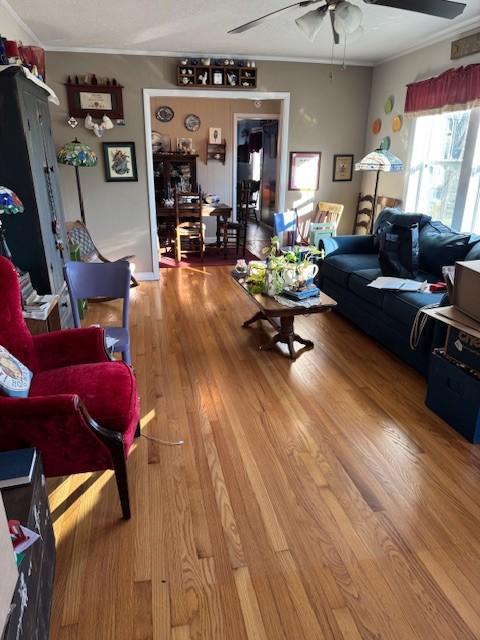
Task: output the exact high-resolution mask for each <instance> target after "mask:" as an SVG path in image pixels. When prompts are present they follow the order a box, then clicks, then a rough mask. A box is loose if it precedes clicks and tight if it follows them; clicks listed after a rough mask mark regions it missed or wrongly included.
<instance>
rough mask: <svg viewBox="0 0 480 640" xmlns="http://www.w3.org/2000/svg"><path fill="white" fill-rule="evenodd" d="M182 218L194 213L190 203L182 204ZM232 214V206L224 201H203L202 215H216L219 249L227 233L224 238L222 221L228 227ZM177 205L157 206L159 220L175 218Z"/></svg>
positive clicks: (180, 213)
mask: <svg viewBox="0 0 480 640" xmlns="http://www.w3.org/2000/svg"><path fill="white" fill-rule="evenodd" d="M178 214H179V217H180V218H190V217H191V215H192V213H191V211H189V208H188V204H182V207H181V209H180V211H179V212H178ZM231 216H232V207H231V206H230V205H228V204H225V203H224V202H219V203H217V204H207V203H202V217H204V218H208V217H215V218H216V219H217V232H216V242H215V245H216V247H217V249H220V248H221V246H222V240H223V241H225V233H224V237H223V238H222V233H221V230H222V223H223V228H224V229H225V228H226V225H227V222H228V220H229V219H230V218H231ZM174 217H175V207H157V220H158V219H161V218H174Z"/></svg>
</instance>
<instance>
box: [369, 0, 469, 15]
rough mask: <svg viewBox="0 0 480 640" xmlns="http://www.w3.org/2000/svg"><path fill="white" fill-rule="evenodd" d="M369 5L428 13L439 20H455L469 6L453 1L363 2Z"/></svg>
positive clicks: (395, 0)
mask: <svg viewBox="0 0 480 640" xmlns="http://www.w3.org/2000/svg"><path fill="white" fill-rule="evenodd" d="M363 1H364V2H366V3H367V4H377V5H380V6H382V7H392V8H393V9H405V10H406V11H416V12H417V13H426V14H427V15H429V16H436V17H438V18H448V19H449V20H453V18H456V17H457V16H459V15H460V14H461V13H463V10H464V9H465V7H466V6H467V5H466V4H465V3H464V2H451V0H363Z"/></svg>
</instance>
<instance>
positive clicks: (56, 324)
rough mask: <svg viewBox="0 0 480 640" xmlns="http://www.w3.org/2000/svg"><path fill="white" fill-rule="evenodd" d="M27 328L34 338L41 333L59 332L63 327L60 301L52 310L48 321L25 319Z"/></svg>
mask: <svg viewBox="0 0 480 640" xmlns="http://www.w3.org/2000/svg"><path fill="white" fill-rule="evenodd" d="M25 322H26V324H27V327H28V328H29V330H30V333H31V334H32V335H33V336H37V335H38V334H40V333H48V332H50V331H59V330H60V329H61V328H62V326H61V323H60V310H59V307H58V299H57V301H56V302H55V303H54V304H53V306H52V308H51V309H50V311H49V313H48V316H47V318H46V320H37V319H36V318H25Z"/></svg>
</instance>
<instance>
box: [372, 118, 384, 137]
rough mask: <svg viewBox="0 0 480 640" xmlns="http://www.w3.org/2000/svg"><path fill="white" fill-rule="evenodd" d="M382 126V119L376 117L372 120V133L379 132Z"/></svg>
mask: <svg viewBox="0 0 480 640" xmlns="http://www.w3.org/2000/svg"><path fill="white" fill-rule="evenodd" d="M381 128H382V121H381V120H380V118H377V119H376V120H374V121H373V122H372V133H375V134H377V133H380V129H381Z"/></svg>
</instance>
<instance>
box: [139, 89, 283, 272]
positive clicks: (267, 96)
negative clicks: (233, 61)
mask: <svg viewBox="0 0 480 640" xmlns="http://www.w3.org/2000/svg"><path fill="white" fill-rule="evenodd" d="M152 98H163V99H164V101H165V104H168V101H170V100H171V99H173V98H193V99H195V100H197V99H200V98H207V99H209V101H213V102H214V103H215V101H216V100H225V99H227V100H248V101H249V102H250V103H251V104H254V105H255V106H256V104H257V103H259V104H261V103H262V102H264V101H268V100H278V101H280V114H276V116H274V117H277V118H279V136H278V138H279V140H278V149H279V153H278V156H279V160H278V163H277V165H278V167H277V171H278V175H277V180H276V187H277V188H276V202H277V206H278V208H279V210H282V209H283V208H284V205H285V197H286V193H287V177H288V123H289V111H290V94H289V93H288V92H275V91H271V92H270V91H243V90H235V91H234V90H228V89H222V90H215V89H208V90H201V89H191V90H189V89H143V104H144V123H145V147H146V163H147V183H148V194H149V209H150V236H151V257H152V272H151V274H149V275H150V279H154V280H158V278H159V275H160V270H159V252H158V236H157V205H156V192H155V175H154V166H153V145H152V115H153V112H152V106H151V100H152ZM162 104H163V102H162ZM240 110H241V108H240V109H239V111H240ZM234 113H235V112H233V113H232V114H231V117H232V116H233V115H234ZM243 113H244V112H243ZM247 115H251V114H247ZM259 115H260V114H259ZM267 117H269V114H268V115H267V114H264V115H262V118H263V119H265V118H267ZM230 123H232V119H230ZM212 124H216V123H212ZM230 126H231V125H230ZM232 128H233V135H234V136H235V135H236V127H232ZM233 148H234V145H233V144H232V146H231V149H233ZM232 156H233V154H232V153H230V154H228V151H227V163H226V164H227V165H229V167H230V169H229V170H230V180H231V179H232V173H233V174H234V179H233V185H232V183H230V184H231V185H232V188H231V191H230V194H231V198H230V199H229V200H230V201H229V202H227V204H230V203H231V205H232V208H233V209H234V210H235V208H236V207H235V206H234V204H235V203H236V164H235V163H234V162H231V160H232V159H233V158H232ZM229 158H230V160H229ZM217 165H218V166H217V168H219V167H220V166H221V163H220V164H219V163H217ZM227 168H228V167H224V168H223V170H224V171H225V170H226V169H227ZM202 187H203V189H204V190H206V189H207V185H202Z"/></svg>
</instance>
